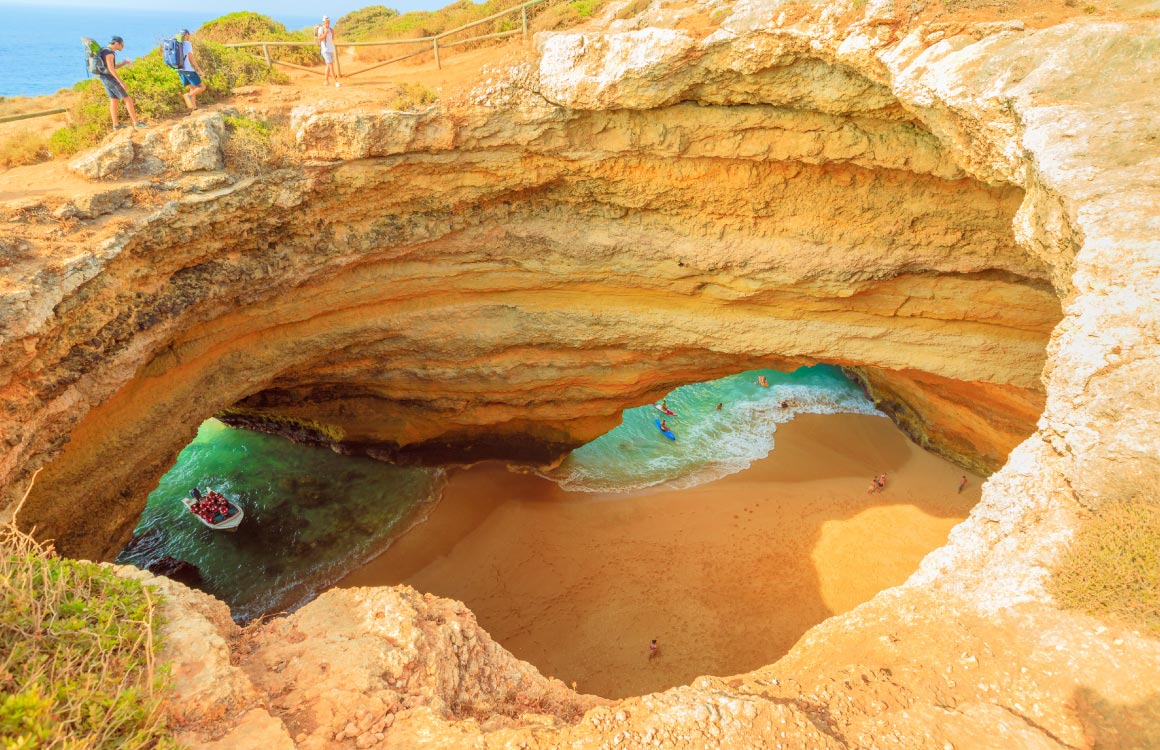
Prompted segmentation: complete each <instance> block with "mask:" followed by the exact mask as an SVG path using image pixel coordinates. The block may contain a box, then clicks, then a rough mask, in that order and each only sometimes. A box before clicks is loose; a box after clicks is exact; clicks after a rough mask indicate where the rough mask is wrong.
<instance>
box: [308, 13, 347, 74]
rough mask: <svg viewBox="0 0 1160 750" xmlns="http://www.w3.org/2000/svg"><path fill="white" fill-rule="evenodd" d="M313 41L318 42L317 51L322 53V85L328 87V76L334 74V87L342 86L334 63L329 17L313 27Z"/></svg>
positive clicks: (332, 30) (325, 17)
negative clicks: (323, 70)
mask: <svg viewBox="0 0 1160 750" xmlns="http://www.w3.org/2000/svg"><path fill="white" fill-rule="evenodd" d="M314 41H316V42H318V49H319V51H320V52H322V61H323V62H324V63H326V73H325V74H324V76H323V81H322V85H323V86H329V85H330V75H331V74H332V73H333V74H334V87H335V88H338V87H339V86H341V85H342V84H341V83H339V76H338V66H337V65H335V62H334V56H335V54H336V53H335V51H334V27H333V26H331V25H330V16H323V17H322V24H321V25H319V26H315V27H314Z"/></svg>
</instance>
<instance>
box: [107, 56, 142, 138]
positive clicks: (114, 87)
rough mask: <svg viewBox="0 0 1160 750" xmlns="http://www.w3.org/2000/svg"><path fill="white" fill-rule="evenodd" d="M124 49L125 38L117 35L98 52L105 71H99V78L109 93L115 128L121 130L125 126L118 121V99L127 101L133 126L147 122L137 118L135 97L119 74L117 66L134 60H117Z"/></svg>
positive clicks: (139, 125)
mask: <svg viewBox="0 0 1160 750" xmlns="http://www.w3.org/2000/svg"><path fill="white" fill-rule="evenodd" d="M123 49H125V40H124V39H122V38H121V37H119V36H115V37H113V38H112V39H111V40H110V41H109V46H108V47H101V49H100V51H99V52H97V56H98V57H100V58H101V64H102V65H103V67H104V71H103V72H101V73H98V74H97V78H100V79H101V83H102V84H104V86H105V92H106V93H108V95H109V117H111V118H112V120H113V130H120V129H121V128H122V127H124V126H123V125H121V124H120V123H119V122H118V121H117V101H118V100H120V101H123V102H125V109H127V110H129V119H130V120H132V121H133V126H134V127H137V128H143V127H145V123H143V122H141V121H140V120H138V119H137V108H136V107H135V106H134V105H133V97H131V96H129V91H128V89H126V88H125V82H124V81H122V80H121V76H119V75H117V68H119V67H121V66H122V65H128V64H129V63H131V62H133V61H132V60H122V61H121V62H120V63H118V62H117V53H118V52H120V51H121V50H123Z"/></svg>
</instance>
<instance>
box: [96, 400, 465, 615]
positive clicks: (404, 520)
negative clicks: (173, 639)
mask: <svg viewBox="0 0 1160 750" xmlns="http://www.w3.org/2000/svg"><path fill="white" fill-rule="evenodd" d="M442 477H443V472H442V470H440V469H423V468H414V467H402V466H392V465H390V464H384V463H381V462H379V461H374V460H372V459H369V458H357V457H351V456H341V455H338V454H336V453H334V452H332V451H330V450H327V449H324V448H315V447H308V446H302V445H297V444H295V443H292V442H290V441H289V440H286V439H285V438H280V437H275V436H272V435H264V434H261V433H257V432H249V431H247V430H235V429H231V428H229V427H227V426H225V425H224V424H222V423H221V422H219V421H217V420H216V419H211V420H208V421H207V422H205V423H203V424H202V425H201V428H200V429H199V430H198V432H197V437H196V438H195V439H194V441H193V442H192V443H190V444H189V445H188V446H187V447H186V448H185V449H184V450H182V452H181V454H180V455H179V456H178V458H177V463H176V465H175V466H174V467H173V468H172V469H171V470H170V471H169V472H168V473H167V474H166V475H165V476H164V477H163V478H162V479H161V482H160V484H159V485H158V487H157V489H156V490H154V491H153V492H152V493H150V495H149V500H148V502H147V503H146V506H145V511H144V513H142V516H141V522H140V523H139V524H138V526H137V529H136V531H135V536H136V537H138V539H137V540H136V541H135V542H133V543H130V545H129V546H128V547H126V549H125V550H123V551H122V552H121V554H120V555H119V556H118V557H117V562H120V563H128V564H131V565H137V566H138V567H142V568H143V567H146V566H147V565H149V564H150V563H151V562H154V561H155V560H158V559H160V558H161V557H163V556H170V557H174V558H177V559H178V560H185V561H186V562H190V563H193V564H194V565H196V566H197V567H198V568H199V569H200V570H201V573H202V577H203V580H204V586H203V588H204V589H205V590H206V591H207V592H209V593H211V594H213V595H214V596H216V597H218V598H219V599H221V600H223V601H224V602H226V603H227V604H228V605H230V609H231V611H232V612H233V615H234V618H235V619H238V620H249V619H251V618H254V617H257V616H259V615H262V614H265V613H269V612H278V611H282V610H289V609H293V608H295V607H297V606H300V605H302V604H304V603H305V602H307V601H309V600H310V599H311V598H313V597H314V596H315V595H316V594H317V593H318V592H319V591H322V590H325V589H326V588H327V587H328V586H330V585H331V584H332V583H334V582H335V581H336V580H338V579H339V578H340V577H342V575H343V574H345V573H347V572H348V571H350V570H352V569H353V568H355V567H358V566H359V565H362V564H363V563H365V562H367V561H369V560H371V559H373V558H374V557H375V556H376V555H377V554H379V553H380V552H382V551H383V550H384V549H385V548H386V546H387V545H388V544H389V543H390V540H391V539H392V538H394V537H395V536H397V535H398V534H399V532H400V531H402V530H403V529H405V528H406V527H407V526H408V525H409V524H410V523H412V522H413V521H414V520H415V519H416V516H417V515H421V513H422V511H423V509H424V508H425V507H429V505H430V503H431V502H432V501H433V500H434V499H435V498H436V497H437V496H438V494H439V489H440V487H441V485H442ZM195 486H196V487H200V488H201V489H202V490H203V491H204V490H205V489H206V488H212V489H215V490H217V491H218V492H221V493H222V494H223V495H225V496H226V497H229V498H230V499H232V500H234V501H235V502H236V503H237V504H238V505H240V506H241V507H242V509H243V511H244V513H245V517H244V518H243V520H242V524H241V526H240V528H239V529H238V530H237V532H235V533H229V532H223V531H214V530H211V529H208V528H206V527H205V526H203V525H202V524H201V522H200V521H198V520H197V519H196V518H194V517H193V516H192V515H191V514H190V513H189V512H188V511H187V510H186V509H185V506H183V505H182V504H181V499H182V498H183V497H185V496H187V495H188V494H189V490H190V488H191V487H195Z"/></svg>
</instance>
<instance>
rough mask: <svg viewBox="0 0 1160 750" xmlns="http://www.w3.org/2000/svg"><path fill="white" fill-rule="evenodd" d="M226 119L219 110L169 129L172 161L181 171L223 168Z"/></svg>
mask: <svg viewBox="0 0 1160 750" xmlns="http://www.w3.org/2000/svg"><path fill="white" fill-rule="evenodd" d="M225 132H226V124H225V119H224V118H223V117H222V115H221V113H220V112H206V113H204V114H200V115H194V116H192V117H190V118H188V119H186V120H183V121H182V122H181V123H180V124H178V125H177V126H175V127H174V128H173V129H172V130H170V131H169V152H170V158H169V159H168V160H167V161H168V163H169V165H170V166H172V167H175V168H176V169H179V170H180V171H182V172H197V171H200V170H207V169H221V168H222V164H223V163H224V162H223V158H222V139H223V138H224V137H225Z"/></svg>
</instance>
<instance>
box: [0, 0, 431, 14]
mask: <svg viewBox="0 0 1160 750" xmlns="http://www.w3.org/2000/svg"><path fill="white" fill-rule="evenodd" d="M452 2H453V0H394V1H392V0H197V8H198V10H199V11H203V12H204V11H213V12H215V13H229V12H231V11H235V10H254V11H257V12H259V13H267V14H270V15H274V16H279V15H293V16H318V17H320V18H321V17H322V16H323V15H329V16H330V17H331V18H338V17H339V16H341V15H343V14H344V13H349V12H350V11H352V10H354V9H356V8H364V7H366V6H368V5H385V6H387V7H388V8H395V9H396V10H398V11H399V12H400V13H406V12H407V11H411V10H436V9H438V8H442V7H445V6H447V5H450V4H451V3H452ZM0 4H5V5H35V6H37V7H45V6H62V7H73V8H77V7H80V8H90V9H97V8H110V9H113V8H117V9H132V8H142V9H149V10H157V8H158V4H157V2H156V0H0ZM170 7H171V8H177V7H178V6H172V5H171V6H170Z"/></svg>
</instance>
